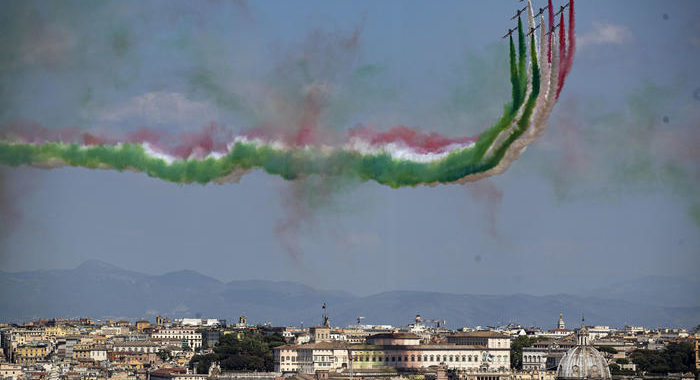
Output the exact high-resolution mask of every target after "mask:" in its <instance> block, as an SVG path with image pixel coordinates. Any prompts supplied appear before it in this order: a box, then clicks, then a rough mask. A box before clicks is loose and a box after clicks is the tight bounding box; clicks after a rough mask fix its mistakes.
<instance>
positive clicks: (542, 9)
mask: <svg viewBox="0 0 700 380" xmlns="http://www.w3.org/2000/svg"><path fill="white" fill-rule="evenodd" d="M547 8H549V5H545V6H544V8H540V10H539V12H537V14H536V15H535V18H537V17H538V16H539V15H541V14H542V13H544V11H546V10H547Z"/></svg>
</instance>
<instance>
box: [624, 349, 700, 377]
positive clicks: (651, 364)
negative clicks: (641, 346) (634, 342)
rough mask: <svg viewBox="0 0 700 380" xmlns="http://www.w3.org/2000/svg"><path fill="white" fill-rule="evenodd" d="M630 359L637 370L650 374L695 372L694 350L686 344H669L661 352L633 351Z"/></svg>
mask: <svg viewBox="0 0 700 380" xmlns="http://www.w3.org/2000/svg"><path fill="white" fill-rule="evenodd" d="M630 359H631V360H632V362H633V363H634V364H636V365H637V369H638V370H640V371H642V372H648V373H650V374H661V375H665V374H667V373H669V372H694V371H695V349H694V348H693V345H692V344H690V343H687V342H685V343H669V344H668V346H666V347H665V348H664V349H663V350H661V351H654V350H634V352H632V354H631V355H630Z"/></svg>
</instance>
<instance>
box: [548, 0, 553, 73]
mask: <svg viewBox="0 0 700 380" xmlns="http://www.w3.org/2000/svg"><path fill="white" fill-rule="evenodd" d="M547 9H549V30H548V32H549V37H548V42H547V62H548V63H552V33H551V32H552V28H554V9H552V0H549V2H548V3H547Z"/></svg>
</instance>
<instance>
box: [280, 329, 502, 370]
mask: <svg viewBox="0 0 700 380" xmlns="http://www.w3.org/2000/svg"><path fill="white" fill-rule="evenodd" d="M477 333H479V334H477V335H476V336H471V337H466V336H463V335H464V334H460V336H459V337H455V340H457V339H460V341H464V342H466V341H467V340H469V339H476V340H477V341H478V342H479V343H485V344H477V345H471V344H459V343H450V344H420V337H418V336H417V335H414V334H407V333H400V334H378V335H374V336H372V337H369V338H368V339H367V342H368V343H369V344H348V343H345V342H329V341H321V342H314V343H310V344H303V345H285V346H280V347H277V348H275V371H276V372H287V373H289V372H299V373H306V374H313V373H315V372H316V371H318V370H341V369H344V368H348V367H350V366H352V368H353V369H382V368H401V369H420V368H428V367H431V366H437V365H440V364H444V365H445V366H446V367H447V368H448V369H470V370H484V369H486V370H497V369H501V368H502V369H508V368H510V339H509V338H508V337H507V336H504V335H501V334H497V333H493V334H495V335H491V334H489V336H484V335H485V334H483V333H484V332H477Z"/></svg>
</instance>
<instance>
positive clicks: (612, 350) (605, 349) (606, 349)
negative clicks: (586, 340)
mask: <svg viewBox="0 0 700 380" xmlns="http://www.w3.org/2000/svg"><path fill="white" fill-rule="evenodd" d="M596 348H597V349H598V351H600V352H607V353H609V354H616V353H617V350H616V349H615V348H613V347H610V346H598V347H596Z"/></svg>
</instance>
